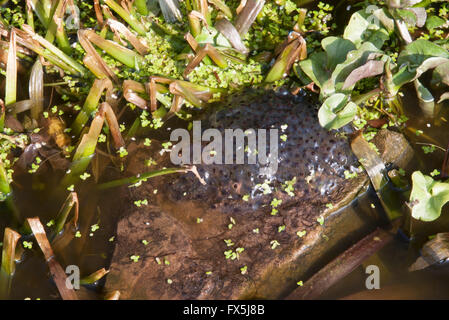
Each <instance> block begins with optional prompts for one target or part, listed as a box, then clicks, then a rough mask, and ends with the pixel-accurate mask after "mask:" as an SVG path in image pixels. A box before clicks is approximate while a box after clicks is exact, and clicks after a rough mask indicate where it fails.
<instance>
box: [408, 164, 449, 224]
mask: <svg viewBox="0 0 449 320" xmlns="http://www.w3.org/2000/svg"><path fill="white" fill-rule="evenodd" d="M412 183H413V186H412V192H411V194H410V206H411V208H412V217H413V218H415V219H418V220H422V221H433V220H436V219H438V217H439V216H440V215H441V209H442V207H443V206H444V205H445V204H446V203H447V202H448V201H449V182H440V181H435V180H433V178H432V177H429V176H426V175H424V174H422V173H421V172H419V171H415V172H414V173H413V174H412Z"/></svg>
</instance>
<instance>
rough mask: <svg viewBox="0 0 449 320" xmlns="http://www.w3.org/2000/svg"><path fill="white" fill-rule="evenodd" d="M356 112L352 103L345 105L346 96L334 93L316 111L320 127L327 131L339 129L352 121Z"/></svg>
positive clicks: (355, 107)
mask: <svg viewBox="0 0 449 320" xmlns="http://www.w3.org/2000/svg"><path fill="white" fill-rule="evenodd" d="M356 112H357V105H356V104H355V103H354V102H349V103H347V98H346V95H344V94H342V93H336V94H333V95H332V96H330V97H329V98H327V99H326V100H325V101H324V103H323V105H322V106H321V108H320V110H319V111H318V120H319V122H320V125H321V126H322V127H324V128H326V129H328V130H331V129H339V128H341V127H343V126H344V125H346V124H348V123H349V122H351V121H352V119H353V118H354V116H355V114H356Z"/></svg>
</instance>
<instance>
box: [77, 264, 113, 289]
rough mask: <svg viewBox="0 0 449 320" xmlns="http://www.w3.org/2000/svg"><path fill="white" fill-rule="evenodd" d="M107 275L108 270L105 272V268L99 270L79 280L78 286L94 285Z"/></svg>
mask: <svg viewBox="0 0 449 320" xmlns="http://www.w3.org/2000/svg"><path fill="white" fill-rule="evenodd" d="M108 273H109V270H106V269H105V268H101V269H100V270H97V271H95V272H94V273H92V274H90V275H88V276H86V277H83V278H81V280H80V284H84V285H86V284H94V283H95V282H97V281H98V280H100V279H101V278H103V277H104V276H105V275H107V274H108Z"/></svg>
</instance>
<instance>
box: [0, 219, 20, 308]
mask: <svg viewBox="0 0 449 320" xmlns="http://www.w3.org/2000/svg"><path fill="white" fill-rule="evenodd" d="M20 237H21V236H20V234H19V233H17V232H15V231H14V230H12V229H10V228H5V234H4V236H3V250H2V265H1V269H0V298H1V299H7V298H8V296H9V293H10V291H11V281H12V277H13V275H14V271H15V270H16V262H15V254H16V246H17V242H18V241H19V239H20Z"/></svg>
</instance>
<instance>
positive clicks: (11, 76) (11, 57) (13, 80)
mask: <svg viewBox="0 0 449 320" xmlns="http://www.w3.org/2000/svg"><path fill="white" fill-rule="evenodd" d="M16 99H17V46H16V32H15V31H14V30H11V32H10V38H9V48H8V63H7V65H6V87H5V105H6V106H8V105H10V104H12V103H14V102H16Z"/></svg>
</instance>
